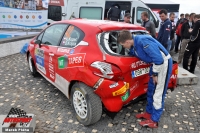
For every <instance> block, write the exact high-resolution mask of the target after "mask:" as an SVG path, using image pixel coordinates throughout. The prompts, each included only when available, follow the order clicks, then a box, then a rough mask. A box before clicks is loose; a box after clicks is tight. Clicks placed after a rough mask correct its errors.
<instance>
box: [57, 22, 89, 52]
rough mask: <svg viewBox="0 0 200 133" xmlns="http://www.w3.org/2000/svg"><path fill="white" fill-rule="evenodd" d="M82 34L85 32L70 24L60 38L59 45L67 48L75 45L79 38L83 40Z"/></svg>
mask: <svg viewBox="0 0 200 133" xmlns="http://www.w3.org/2000/svg"><path fill="white" fill-rule="evenodd" d="M84 36H85V34H84V32H83V31H82V30H80V29H79V28H77V27H75V26H73V25H70V26H69V28H68V29H67V31H66V32H65V34H64V36H63V38H62V41H61V46H62V47H69V48H72V47H75V46H76V45H77V44H78V43H79V42H80V41H81V40H83V38H84Z"/></svg>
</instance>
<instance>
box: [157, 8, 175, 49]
mask: <svg viewBox="0 0 200 133" xmlns="http://www.w3.org/2000/svg"><path fill="white" fill-rule="evenodd" d="M159 15H160V19H161V20H162V22H161V26H160V30H159V32H158V38H157V40H158V41H159V42H160V43H161V44H162V45H163V46H164V47H165V48H166V49H167V47H168V46H167V45H168V40H169V39H170V32H171V27H172V23H171V22H170V21H169V19H168V18H167V10H165V9H161V10H160V12H159Z"/></svg>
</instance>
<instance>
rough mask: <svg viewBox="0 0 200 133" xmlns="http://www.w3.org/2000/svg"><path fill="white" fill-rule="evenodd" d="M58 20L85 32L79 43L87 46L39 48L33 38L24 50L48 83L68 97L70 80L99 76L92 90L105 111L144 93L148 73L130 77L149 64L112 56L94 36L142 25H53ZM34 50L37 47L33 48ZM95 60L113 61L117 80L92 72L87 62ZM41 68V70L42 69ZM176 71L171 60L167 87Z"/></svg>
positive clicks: (172, 84) (86, 22) (81, 22)
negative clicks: (63, 61) (171, 69)
mask: <svg viewBox="0 0 200 133" xmlns="http://www.w3.org/2000/svg"><path fill="white" fill-rule="evenodd" d="M60 23H62V24H71V25H74V26H76V27H78V28H79V29H81V30H82V31H83V32H84V33H85V37H84V38H83V40H82V41H81V42H80V44H81V43H84V44H85V43H86V44H88V45H85V46H84V45H78V46H76V47H74V48H66V47H60V46H57V47H52V46H49V45H42V46H41V48H39V45H38V44H34V40H35V38H34V39H33V40H32V41H31V42H30V45H29V47H28V51H29V52H30V54H31V56H32V57H33V59H34V63H36V62H38V61H36V58H38V60H39V62H38V63H39V64H40V63H41V65H43V66H42V67H41V65H40V67H38V66H37V65H36V67H37V71H39V72H40V73H42V75H43V76H44V77H46V78H47V79H48V80H49V81H51V83H53V84H55V85H56V86H57V87H58V88H59V89H60V90H61V91H62V92H63V93H64V94H65V95H67V96H68V97H69V90H70V88H69V84H70V83H71V81H78V82H83V83H85V84H86V85H88V86H90V87H94V86H95V85H96V84H97V83H98V81H99V80H100V79H102V81H101V83H99V85H98V87H96V88H94V93H96V94H97V95H98V96H99V97H100V98H101V100H102V103H103V104H104V106H105V107H106V108H107V110H109V111H111V112H118V111H120V109H121V108H122V107H123V106H124V105H126V104H128V103H129V102H130V101H131V100H133V99H135V98H137V97H139V96H141V95H142V94H145V93H146V91H147V88H148V80H149V75H148V74H144V75H141V76H138V77H135V78H132V72H133V71H136V70H138V69H145V71H148V68H149V66H150V65H149V64H146V63H144V62H143V61H140V60H139V59H138V58H135V57H123V56H112V55H109V54H106V53H105V52H104V51H103V50H102V48H101V47H100V45H99V44H98V38H97V35H98V34H99V33H101V32H104V31H113V30H122V29H129V30H144V28H143V27H141V26H136V25H132V24H126V23H120V22H111V21H89V20H66V21H61V22H57V23H55V24H60ZM53 25H54V24H53ZM35 49H37V50H38V49H39V50H38V51H37V50H35ZM35 51H37V52H35ZM37 54H38V55H37ZM52 54H53V55H54V56H53V58H52V57H50V55H52ZM37 56H40V57H37ZM41 56H42V57H41ZM60 60H66V61H67V63H66V64H65V66H59V65H60V64H59V63H60V62H59V61H60ZM95 61H100V62H106V63H109V64H114V65H115V66H116V68H117V69H119V70H120V71H121V75H120V76H119V77H121V79H118V80H116V79H115V80H114V79H113V80H112V79H106V78H102V77H99V76H97V75H95V74H94V71H93V68H92V67H91V64H92V63H93V62H95ZM38 63H37V64H38ZM43 69H44V70H45V71H43ZM41 70H42V71H41ZM44 72H45V73H44ZM177 73H178V64H176V63H175V64H174V65H173V72H172V76H171V79H170V83H169V86H168V88H172V89H173V88H175V87H176V79H177ZM126 87H128V89H127V90H125V92H123V93H121V94H119V95H117V96H114V92H116V91H119V90H120V89H121V91H123V89H124V88H126ZM117 93H118V92H116V94H117Z"/></svg>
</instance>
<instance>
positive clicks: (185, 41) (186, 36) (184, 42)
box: [178, 13, 195, 64]
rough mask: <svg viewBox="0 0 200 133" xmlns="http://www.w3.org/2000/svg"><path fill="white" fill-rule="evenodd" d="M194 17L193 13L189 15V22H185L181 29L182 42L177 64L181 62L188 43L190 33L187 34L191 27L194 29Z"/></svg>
mask: <svg viewBox="0 0 200 133" xmlns="http://www.w3.org/2000/svg"><path fill="white" fill-rule="evenodd" d="M194 15H195V13H191V14H190V18H189V21H187V22H185V23H184V24H183V25H182V28H181V39H182V42H181V49H180V52H179V56H178V63H179V64H180V63H181V62H182V59H183V55H184V53H185V48H186V46H187V44H188V42H189V41H190V36H191V32H189V30H191V29H193V27H194V22H193V19H194Z"/></svg>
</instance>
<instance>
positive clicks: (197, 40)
mask: <svg viewBox="0 0 200 133" xmlns="http://www.w3.org/2000/svg"><path fill="white" fill-rule="evenodd" d="M119 16H120V10H119V9H118V7H117V6H115V7H112V8H111V9H110V10H109V11H108V18H109V19H110V20H112V21H119V19H118V18H119ZM159 17H160V19H161V20H162V22H161V23H160V29H159V32H158V35H157V36H156V29H155V24H154V22H152V21H150V20H149V15H148V12H142V13H141V20H142V24H141V26H143V27H145V28H146V30H147V31H148V32H149V34H150V35H151V36H152V37H153V38H155V39H157V41H159V42H160V43H161V44H162V45H163V46H164V47H165V48H166V50H167V51H168V52H171V51H172V50H174V53H175V54H177V53H178V54H179V55H178V60H177V62H178V64H181V63H182V64H183V68H184V69H186V70H188V71H189V72H191V73H194V71H195V66H196V64H197V59H199V60H200V52H199V48H200V35H199V30H200V29H199V28H200V26H199V25H200V15H199V14H195V13H191V14H188V13H186V14H181V15H180V18H179V20H178V21H177V23H175V22H174V19H175V13H174V12H171V13H170V14H169V16H168V12H167V10H165V9H161V10H160V11H159ZM130 19H131V15H130V13H125V15H124V22H125V23H131V21H130ZM179 45H180V46H179ZM172 46H174V47H175V48H173V47H172ZM179 48H180V50H179ZM188 65H189V66H190V67H188Z"/></svg>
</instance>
